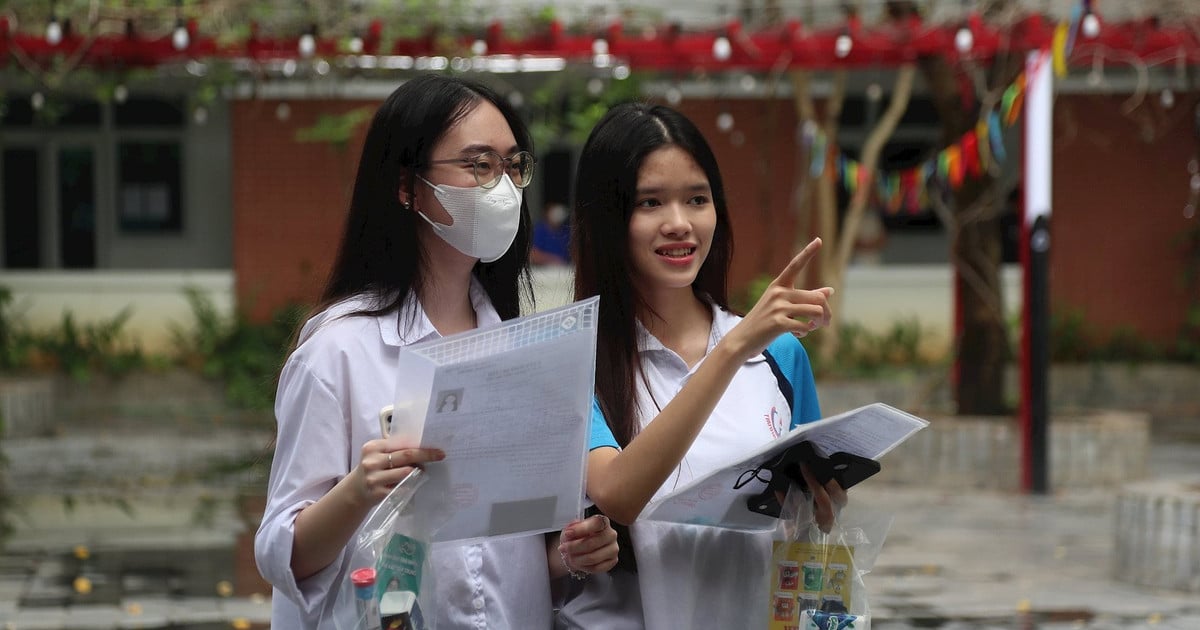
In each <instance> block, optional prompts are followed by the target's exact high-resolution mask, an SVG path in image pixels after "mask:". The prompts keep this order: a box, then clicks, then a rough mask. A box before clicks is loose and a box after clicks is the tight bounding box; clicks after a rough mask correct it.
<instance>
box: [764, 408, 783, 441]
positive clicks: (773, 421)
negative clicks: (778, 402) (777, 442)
mask: <svg viewBox="0 0 1200 630" xmlns="http://www.w3.org/2000/svg"><path fill="white" fill-rule="evenodd" d="M763 420H766V422H767V428H769V429H771V437H773V438H777V437H779V436H781V435H783V416H781V415H779V409H777V408H776V407H775V406H774V405H771V411H770V413H768V414H766V415H765V416H763Z"/></svg>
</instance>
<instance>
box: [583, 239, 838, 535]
mask: <svg viewBox="0 0 1200 630" xmlns="http://www.w3.org/2000/svg"><path fill="white" fill-rule="evenodd" d="M820 247H821V240H820V239H813V241H812V242H811V243H809V244H808V246H806V247H805V248H804V250H803V251H801V252H800V253H799V254H797V255H796V257H795V258H793V259H792V260H791V262H789V263H788V264H787V266H786V267H784V269H783V271H782V272H781V273H780V274H779V276H778V277H776V278H775V279H774V280H773V281H772V282H771V284H770V285H768V287H767V289H766V291H764V292H763V295H762V297H761V298H760V299H759V301H758V303H757V304H755V306H754V308H753V309H751V310H750V312H749V313H747V314H746V317H745V318H744V319H743V320H742V321H741V322H740V323H739V324H738V325H737V326H735V327H734V328H733V330H731V331H729V334H727V335H725V337H724V338H723V339H722V340H721V341H720V343H718V344H717V345H716V346H715V347H714V348H713V349H712V351H711V352H710V353H709V354H708V356H707V357H706V358H705V359H704V362H703V363H701V365H700V367H699V368H697V370H696V372H695V374H694V375H693V376H692V378H691V379H690V380H689V381H688V383H687V385H685V386H684V387H683V389H681V390H680V391H679V393H678V394H677V395H676V396H675V397H674V398H673V399H672V400H671V401H670V402H669V403H668V404H667V405H666V406H665V407H663V409H662V411H661V412H660V413H659V414H658V416H657V417H655V418H654V420H653V421H652V422H650V423H649V425H648V426H647V427H646V428H645V429H644V430H643V431H642V432H641V433H639V434H638V435H637V437H635V438H634V439H633V440H632V441H631V442H630V443H629V444H628V445H627V446H626V447H625V448H624V449H623V450H617V449H615V448H607V447H603V448H597V449H594V450H592V452H591V453H590V454H589V455H588V478H587V491H588V496H590V497H591V499H592V501H594V502H595V503H596V505H597V506H598V507H599V508H600V510H601V511H603V512H604V513H605V514H607V515H608V516H609V517H610V518H612V519H613V520H614V521H616V522H618V523H622V524H629V523H630V522H632V521H633V520H634V519H636V518H637V515H638V514H640V513H641V511H642V509H643V508H644V507H645V506H646V503H648V502H649V501H650V499H651V497H653V496H654V493H655V491H656V490H658V488H659V487H660V486H661V485H662V484H663V482H664V481H665V480H666V479H667V477H668V476H669V475H670V474H671V471H673V470H674V469H675V467H676V466H677V465H679V462H680V461H681V460H682V459H683V456H684V455H685V454H686V453H687V451H688V449H689V448H691V445H692V442H693V441H695V439H696V436H697V435H699V433H700V429H701V428H703V426H704V423H705V422H706V421H707V420H708V417H709V416H710V415H711V414H712V412H713V409H715V408H716V406H717V402H718V401H720V399H721V397H722V396H723V395H724V394H725V389H726V388H727V387H728V386H729V383H730V382H731V381H732V380H733V377H734V375H735V374H736V373H737V371H738V369H740V368H741V366H742V365H743V364H744V363H745V362H746V361H747V360H749V359H750V358H752V357H753V356H755V355H757V354H759V353H761V352H762V351H763V349H764V348H766V347H767V345H768V344H769V343H771V341H772V340H774V339H775V338H776V337H778V336H779V335H781V334H783V333H785V332H790V333H792V334H795V335H798V336H803V335H806V334H808V333H810V332H812V331H813V330H816V329H817V328H820V327H821V326H824V325H826V324H828V323H829V319H830V312H829V296H830V294H832V293H833V290H832V289H830V288H829V287H824V288H820V289H815V290H803V289H796V288H794V287H795V282H796V279H797V278H798V277H799V275H800V271H801V270H802V269H804V267H805V266H806V265H807V264H808V262H809V261H810V260H811V259H812V258H813V257H814V256H815V255H816V253H817V251H818V250H819V249H820Z"/></svg>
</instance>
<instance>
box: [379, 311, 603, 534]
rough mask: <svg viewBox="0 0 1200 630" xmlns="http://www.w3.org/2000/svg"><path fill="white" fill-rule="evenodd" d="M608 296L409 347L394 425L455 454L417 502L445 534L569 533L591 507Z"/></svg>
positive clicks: (431, 470)
mask: <svg viewBox="0 0 1200 630" xmlns="http://www.w3.org/2000/svg"><path fill="white" fill-rule="evenodd" d="M598 305H599V298H590V299H588V300H583V301H580V302H576V303H574V304H571V305H567V306H564V307H561V308H557V309H554V310H550V311H545V312H541V313H536V314H533V315H528V316H526V317H522V318H518V319H514V320H510V321H508V322H505V323H503V324H501V325H499V326H494V327H491V328H487V329H483V330H475V331H471V332H467V333H463V334H459V335H454V336H450V337H445V338H443V339H438V340H435V341H429V342H425V343H420V344H414V345H412V346H408V347H406V348H403V349H401V351H400V370H399V374H398V382H397V388H396V404H395V412H394V414H393V420H392V433H393V434H394V435H400V436H404V437H406V438H407V439H408V440H410V441H411V442H412V443H420V445H421V446H422V447H425V448H439V449H442V450H443V451H445V453H446V458H445V460H443V461H441V462H435V463H432V464H427V465H426V466H425V471H426V473H427V474H428V479H427V480H426V483H425V484H424V486H423V487H422V488H421V490H420V491H419V492H418V494H417V496H416V497H414V500H413V509H433V510H438V511H441V512H442V514H441V515H440V518H439V520H444V524H442V525H441V526H440V527H439V528H438V531H437V532H436V533H435V534H434V538H433V541H434V542H446V541H467V540H474V539H479V538H483V537H494V536H507V535H517V534H529V533H536V532H546V531H553V530H558V529H562V528H563V527H564V526H566V525H567V523H569V522H570V521H571V520H573V519H576V518H579V517H580V515H581V513H582V511H583V494H584V471H585V462H586V457H587V440H588V423H589V421H590V419H591V409H592V391H593V389H592V388H593V382H594V379H595V365H596V325H597V323H596V316H597V312H598Z"/></svg>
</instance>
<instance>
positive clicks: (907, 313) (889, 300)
mask: <svg viewBox="0 0 1200 630" xmlns="http://www.w3.org/2000/svg"><path fill="white" fill-rule="evenodd" d="M533 278H534V291H535V294H536V296H537V307H538V309H539V310H545V309H547V308H553V307H555V306H561V305H563V304H566V303H568V302H569V301H570V300H571V293H572V289H571V272H570V270H569V269H566V268H562V267H540V268H535V269H534V274H533ZM952 282H953V273H952V271H951V269H950V267H949V266H947V265H886V266H866V265H863V266H852V267H850V268H849V269H848V270H847V273H846V287H845V289H844V290H843V293H842V297H843V300H844V301H843V303H842V309H841V310H842V312H840V313H835V314H834V316H835V317H839V318H841V320H842V321H845V322H856V323H859V324H861V325H863V326H865V327H867V328H868V329H870V330H873V331H884V330H887V329H888V328H890V327H891V325H892V324H893V323H895V322H898V321H901V320H909V319H912V318H916V320H917V321H918V322H919V323H920V325H921V327H922V329H923V333H924V334H923V335H922V339H924V340H925V342H926V344H927V345H926V348H927V349H928V350H930V351H932V352H937V351H939V350H941V351H944V350H946V349H947V348H948V346H947V345H946V344H948V343H949V342H950V334H951V331H952V330H953V325H954V310H953V309H954V306H953V300H954V294H953V290H952V287H953V285H952ZM1001 283H1002V284H1003V287H1004V289H1003V291H1004V305H1005V310H1006V311H1007V313H1006V320H1007V319H1009V318H1011V317H1013V316H1014V315H1015V314H1016V313H1018V312H1019V310H1020V308H1021V269H1020V267H1019V266H1016V265H1006V266H1005V267H1004V269H1003V270H1002V273H1001ZM600 307H601V308H604V305H603V304H602V305H601V306H600Z"/></svg>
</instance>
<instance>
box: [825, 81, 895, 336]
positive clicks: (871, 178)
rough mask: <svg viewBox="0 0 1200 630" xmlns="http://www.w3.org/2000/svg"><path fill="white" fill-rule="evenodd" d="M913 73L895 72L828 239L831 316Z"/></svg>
mask: <svg viewBox="0 0 1200 630" xmlns="http://www.w3.org/2000/svg"><path fill="white" fill-rule="evenodd" d="M916 74H917V68H916V66H914V65H912V64H905V65H903V66H901V67H900V69H899V70H898V71H897V73H896V82H895V84H894V85H893V86H892V98H891V102H890V103H888V108H887V110H886V111H885V112H884V113H883V116H882V117H880V119H879V122H878V123H876V124H875V128H874V129H872V130H871V133H870V135H868V136H867V141H866V143H865V144H863V150H862V155H860V156H859V157H860V160H859V169H860V171H859V172H860V173H863V172H865V173H866V177H865V179H863V180H862V181H861V182H860V183H859V186H858V190H856V191H855V193H854V197H853V198H852V199H851V200H850V206H849V207H848V208H846V216H845V218H844V219H843V220H842V228H841V234H840V235H839V237H838V238H837V240H836V241H834V240H833V239H830V240H831V241H833V242H832V243H831V246H830V248H829V249H830V250H831V253H832V254H833V265H832V266H831V267H829V268H828V270H827V271H826V273H825V285H826V286H830V287H833V296H832V297H831V299H830V308H831V309H832V310H833V312H834V313H839V312H841V307H842V303H843V298H844V294H845V290H844V289H845V283H846V268H847V267H849V266H850V258H851V257H852V256H853V255H854V242H855V239H856V237H857V236H858V226H859V224H860V223H862V218H863V214H864V213H866V211H867V204H868V203H869V202H870V200H871V191H872V190H873V188H874V183H875V173H876V170H877V169H878V167H879V156H880V154H881V153H883V147H884V145H886V144H887V141H888V139H889V138H891V137H892V134H893V133H895V131H896V125H898V124H899V123H900V118H901V117H903V116H904V112H905V110H907V109H908V102H909V100H910V98H911V96H912V87H913V80H914V78H915V77H916ZM839 321H840V320H839V318H837V317H835V318H833V321H831V322H830V324H829V328H828V333H827V334H828V336H829V337H830V338H831V339H833V340H834V343H831V344H822V346H821V352H822V358H825V359H830V358H832V357H833V355H834V354H835V353H836V351H837V342H836V340H837V338H838V334H837V332H838V328H839V326H838V322H839Z"/></svg>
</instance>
